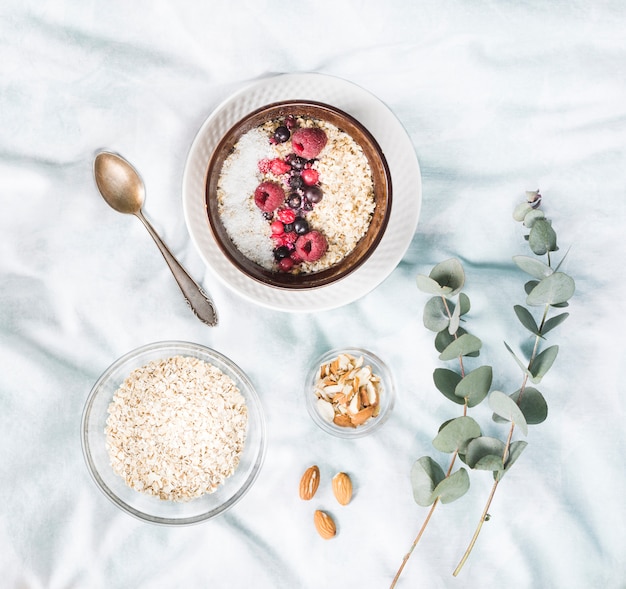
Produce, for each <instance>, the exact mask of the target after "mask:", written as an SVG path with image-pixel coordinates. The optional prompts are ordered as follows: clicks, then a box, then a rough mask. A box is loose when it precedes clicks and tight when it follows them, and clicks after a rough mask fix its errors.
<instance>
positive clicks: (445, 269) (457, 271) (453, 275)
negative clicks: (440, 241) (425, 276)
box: [429, 258, 465, 296]
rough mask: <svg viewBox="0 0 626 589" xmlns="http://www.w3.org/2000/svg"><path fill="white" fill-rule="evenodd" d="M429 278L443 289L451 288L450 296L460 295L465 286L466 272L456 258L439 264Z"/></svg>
mask: <svg viewBox="0 0 626 589" xmlns="http://www.w3.org/2000/svg"><path fill="white" fill-rule="evenodd" d="M429 277H430V278H432V279H433V280H434V281H435V282H436V283H437V284H438V285H439V286H441V287H442V288H449V289H450V296H454V295H456V294H458V293H459V292H460V291H461V289H462V288H463V285H464V284H465V271H464V270H463V266H462V265H461V262H459V260H457V259H456V258H450V259H449V260H445V261H444V262H440V263H439V264H437V265H436V266H435V267H434V268H433V269H432V270H431V271H430V274H429Z"/></svg>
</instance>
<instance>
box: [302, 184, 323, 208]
mask: <svg viewBox="0 0 626 589" xmlns="http://www.w3.org/2000/svg"><path fill="white" fill-rule="evenodd" d="M304 196H305V198H306V199H307V200H309V201H311V202H312V203H313V204H317V203H318V202H319V201H320V200H322V197H323V196H324V193H323V192H322V189H321V188H320V187H319V186H307V187H306V188H305V189H304Z"/></svg>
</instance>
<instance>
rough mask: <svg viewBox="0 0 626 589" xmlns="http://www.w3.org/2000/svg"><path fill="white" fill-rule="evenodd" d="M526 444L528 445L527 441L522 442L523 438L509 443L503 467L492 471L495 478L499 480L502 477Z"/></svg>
mask: <svg viewBox="0 0 626 589" xmlns="http://www.w3.org/2000/svg"><path fill="white" fill-rule="evenodd" d="M526 446H528V442H524V441H523V440H517V441H515V442H511V445H510V446H509V455H508V457H507V459H506V464H505V465H504V468H503V469H502V470H498V471H495V472H494V473H493V474H494V478H495V479H496V480H498V481H499V480H501V479H502V477H503V476H504V475H505V474H506V473H507V472H508V471H509V469H510V468H511V467H512V466H513V465H514V464H515V461H516V460H517V459H518V458H519V457H520V454H521V453H522V452H523V451H524V449H525V448H526Z"/></svg>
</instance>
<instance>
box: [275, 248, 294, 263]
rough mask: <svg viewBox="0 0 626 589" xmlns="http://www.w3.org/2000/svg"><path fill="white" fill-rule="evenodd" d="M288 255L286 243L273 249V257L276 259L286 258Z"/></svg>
mask: <svg viewBox="0 0 626 589" xmlns="http://www.w3.org/2000/svg"><path fill="white" fill-rule="evenodd" d="M289 255H290V252H289V248H288V247H287V246H286V245H281V246H280V247H277V248H276V249H275V250H274V258H275V259H276V260H282V259H283V258H288V257H289Z"/></svg>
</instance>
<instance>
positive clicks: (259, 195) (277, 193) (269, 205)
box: [254, 182, 285, 213]
mask: <svg viewBox="0 0 626 589" xmlns="http://www.w3.org/2000/svg"><path fill="white" fill-rule="evenodd" d="M284 200H285V191H284V190H283V189H282V187H281V186H280V184H277V183H276V182H261V184H259V185H258V186H257V188H256V190H255V191H254V202H255V204H256V206H257V207H259V208H260V209H261V210H262V211H263V212H264V213H271V212H272V211H274V210H276V209H277V208H278V207H279V206H280V205H281V204H283V202H284Z"/></svg>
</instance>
